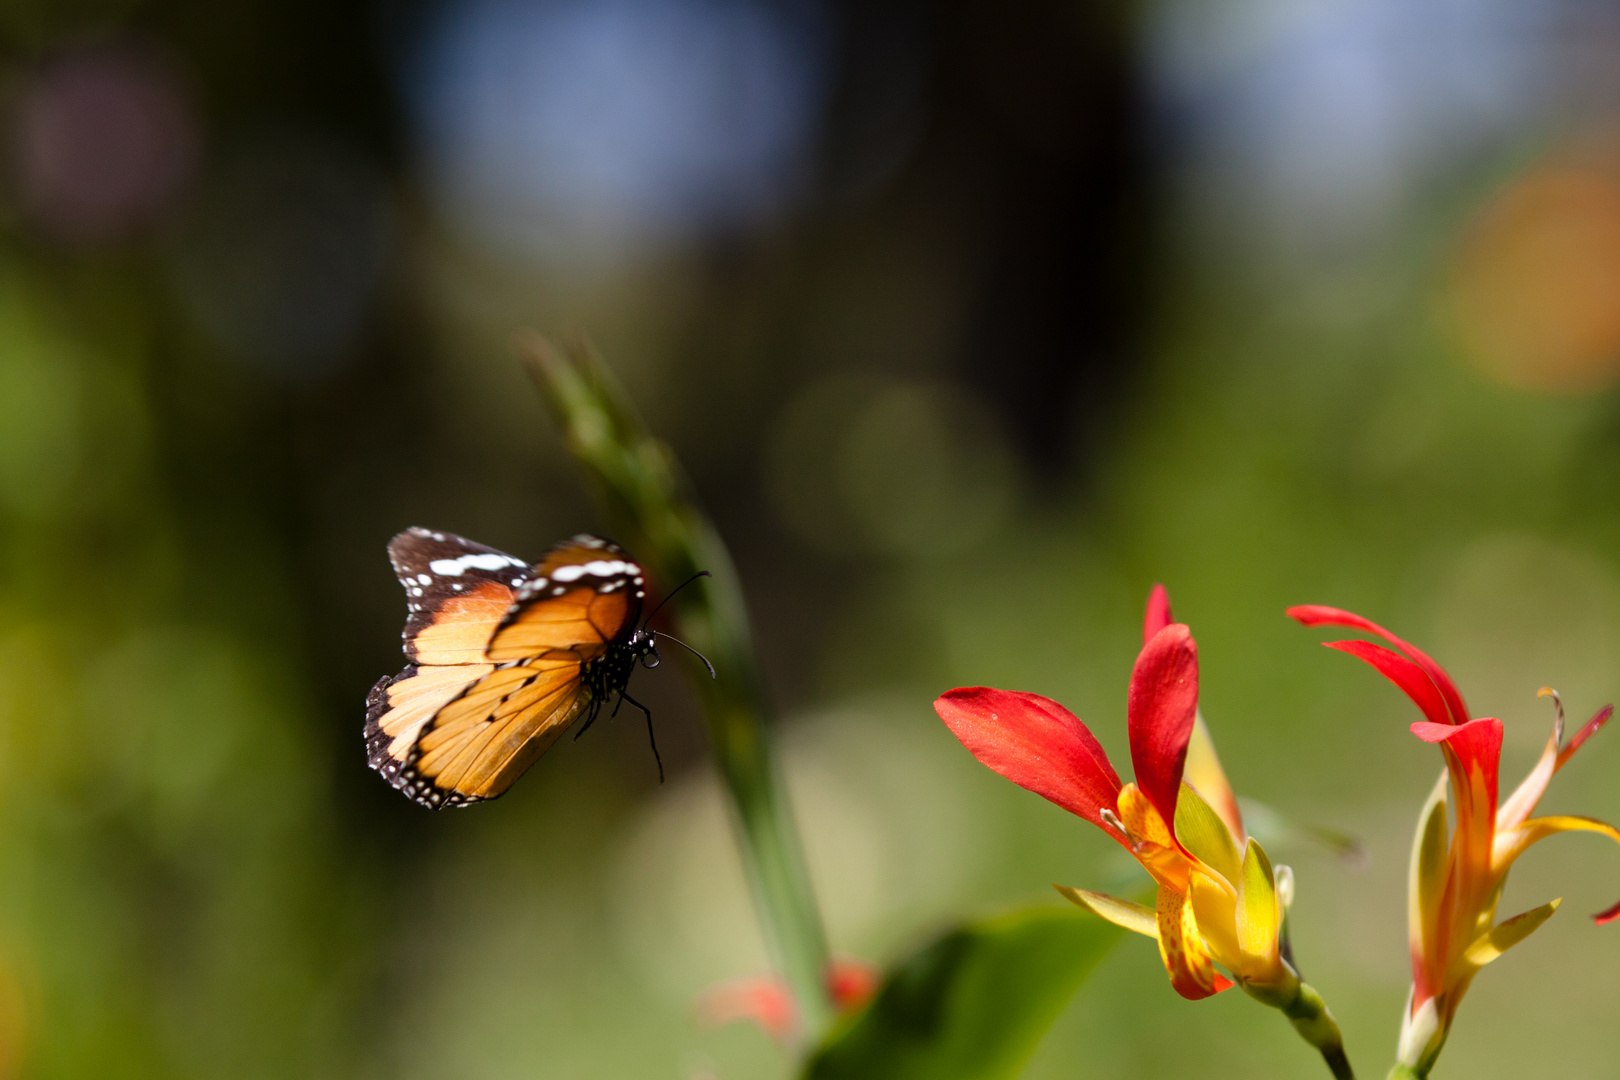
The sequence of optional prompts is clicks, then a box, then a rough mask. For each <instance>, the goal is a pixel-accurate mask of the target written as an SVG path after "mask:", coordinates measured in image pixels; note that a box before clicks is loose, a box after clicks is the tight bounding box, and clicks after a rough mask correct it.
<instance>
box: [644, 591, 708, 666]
mask: <svg viewBox="0 0 1620 1080" xmlns="http://www.w3.org/2000/svg"><path fill="white" fill-rule="evenodd" d="M712 576H713V575H712V574H710V573H709V572H708V571H707V570H699V571H698V572H697V573H695V574H693V575H692V576H691V577H689V578H687V579H686V580H685V581H683V582H681V583H680V584H679V585H677V586H675V587H674V588H673V589H671V590H670V591H669V593H668V594H667V595H666V596H665V597H664V598H663V599H662V600H660V601H658V606H657V607H655V608H653V609H652V614H651V615H648V616H647V617H646V618H645V619H642V620H641V625H642V626H646V625H647V624H648V623H650V622H652V620H653V615H656V614H658V613H659V612H660V611H663V610H664V605H665V604H667V603H669V602H670V600H672V599H673V598H674V596H675V594H676V593H678V592H680V591H681V590H682V589H684V588H686V587H687V586H688V585H690V584H692V582H694V581H696V580H697V579H698V578H702V577H712ZM704 663H708V661H707V660H705V661H704Z"/></svg>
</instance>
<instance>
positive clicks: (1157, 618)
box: [1142, 585, 1176, 645]
mask: <svg viewBox="0 0 1620 1080" xmlns="http://www.w3.org/2000/svg"><path fill="white" fill-rule="evenodd" d="M1175 621H1176V620H1175V619H1174V618H1172V617H1171V615H1170V594H1169V593H1168V592H1167V591H1165V587H1164V586H1163V585H1155V586H1153V591H1152V592H1151V593H1149V594H1148V603H1147V614H1146V615H1145V616H1143V618H1142V644H1144V645H1146V644H1147V643H1148V642H1150V641H1152V640H1153V635H1154V634H1157V633H1158V632H1159V631H1160V630H1163V629H1164V628H1165V627H1167V626H1169V625H1170V624H1171V623H1173V622H1175Z"/></svg>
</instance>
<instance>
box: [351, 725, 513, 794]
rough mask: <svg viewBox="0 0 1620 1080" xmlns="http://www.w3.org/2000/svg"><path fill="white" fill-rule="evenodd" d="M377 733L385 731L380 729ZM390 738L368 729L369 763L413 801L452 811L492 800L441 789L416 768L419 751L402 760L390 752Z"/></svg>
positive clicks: (367, 747) (378, 773)
mask: <svg viewBox="0 0 1620 1080" xmlns="http://www.w3.org/2000/svg"><path fill="white" fill-rule="evenodd" d="M376 734H379V735H380V734H381V731H380V730H379V731H378V732H377V733H376ZM389 741H390V740H388V739H387V738H386V737H385V738H383V739H380V740H379V739H375V738H374V737H373V735H372V733H371V732H370V731H369V730H368V732H367V738H366V764H367V765H368V766H370V767H371V769H372V770H373V771H374V772H376V774H377V775H378V776H381V777H382V778H383V780H385V781H386V782H387V783H388V786H389V787H391V788H393V789H394V790H395V791H397V792H399V793H400V794H401V795H404V796H405V797H406V798H407V799H409V800H411V802H413V803H415V804H416V805H417V806H420V807H422V808H424V809H426V810H450V809H459V808H460V807H463V806H471V805H472V804H473V803H477V802H488V801H489V800H488V798H486V797H485V796H482V795H466V794H463V793H462V792H459V791H452V790H449V789H446V788H441V787H439V786H438V785H436V784H435V783H434V782H433V781H431V780H429V779H428V778H427V777H425V776H423V775H422V774H421V773H419V772H417V771H416V754H415V753H414V752H413V753H412V754H411V756H410V757H409V758H407V759H406V760H405V761H400V760H399V759H398V758H395V757H394V756H393V755H392V754H390V753H388V742H389Z"/></svg>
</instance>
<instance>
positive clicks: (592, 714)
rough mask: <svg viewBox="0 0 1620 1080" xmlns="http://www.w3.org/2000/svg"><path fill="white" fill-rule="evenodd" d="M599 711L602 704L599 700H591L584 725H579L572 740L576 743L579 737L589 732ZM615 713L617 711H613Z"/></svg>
mask: <svg viewBox="0 0 1620 1080" xmlns="http://www.w3.org/2000/svg"><path fill="white" fill-rule="evenodd" d="M601 711H602V702H601V700H600V699H598V698H593V699H591V706H590V711H589V712H587V713H586V714H585V723H583V724H581V725H580V728H579V730H578V731H576V732H574V739H575V740H576V741H577V740H578V739H579V737H580V736H581V735H583V734H585V733H586V732H587V731H589V730H591V725H592V724H594V723H596V716H597V714H598V713H600V712H601ZM615 711H617V710H615Z"/></svg>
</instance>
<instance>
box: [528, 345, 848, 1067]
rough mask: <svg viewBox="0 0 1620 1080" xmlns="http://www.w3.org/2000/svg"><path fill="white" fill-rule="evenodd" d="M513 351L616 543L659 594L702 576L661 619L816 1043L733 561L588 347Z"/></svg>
mask: <svg viewBox="0 0 1620 1080" xmlns="http://www.w3.org/2000/svg"><path fill="white" fill-rule="evenodd" d="M518 348H519V350H520V352H521V353H522V355H523V359H524V361H525V363H526V364H527V366H528V367H529V370H530V371H531V373H532V374H533V375H534V377H535V380H536V381H537V382H538V383H539V385H540V388H541V391H542V392H543V393H544V395H545V398H546V400H547V401H548V402H549V403H550V405H551V406H552V408H553V410H554V411H555V413H556V415H557V417H558V419H559V421H560V422H561V424H562V428H563V434H564V438H565V439H566V441H567V444H568V448H569V450H570V451H572V453H573V455H574V457H575V458H577V459H578V460H579V462H580V463H581V464H582V465H584V466H585V469H586V471H587V472H588V473H589V474H590V476H591V478H592V480H593V481H594V482H595V486H596V488H597V493H598V495H599V496H600V497H601V501H602V503H603V505H604V508H605V509H606V511H607V514H608V517H609V518H610V519H611V521H612V522H613V527H614V529H615V530H616V531H617V534H618V536H619V537H620V538H621V539H622V540H623V541H624V542H625V543H626V545H627V546H629V548H630V550H632V551H633V552H635V554H636V555H637V557H638V558H640V559H641V561H642V563H643V565H645V566H647V567H648V568H649V569H650V570H651V571H652V572H653V575H654V578H655V580H656V581H657V582H658V583H659V585H660V586H661V587H662V588H664V589H665V590H668V589H672V588H674V587H676V586H677V585H679V584H681V582H683V581H685V580H686V579H688V578H690V577H691V576H693V575H694V574H696V573H697V572H698V571H700V570H707V571H708V572H709V574H710V575H711V576H710V577H708V578H706V579H703V580H700V581H699V582H697V583H695V584H693V585H690V586H688V587H687V588H685V589H682V590H681V592H680V593H679V594H677V595H676V596H675V597H674V599H673V600H671V602H670V604H669V607H668V608H667V609H666V610H668V611H670V612H671V618H672V621H673V622H674V624H675V626H676V631H677V633H678V634H679V636H680V637H681V638H682V639H683V640H685V641H686V642H687V643H689V644H690V645H691V646H692V647H693V648H695V649H697V650H699V651H700V652H702V653H704V654H705V655H707V656H708V658H709V659H710V660H711V661H712V662H713V664H714V668H715V671H716V673H717V676H718V677H717V678H715V679H713V680H711V679H710V678H708V676H707V673H706V672H702V671H701V669H697V668H696V666H695V663H689V664H688V667H689V669H690V670H693V671H694V674H695V676H696V677H695V678H694V682H695V684H696V685H697V687H698V691H699V694H700V696H701V698H702V704H703V715H704V720H705V722H706V725H707V729H708V736H709V747H710V750H711V751H712V753H713V755H714V761H715V765H716V767H717V769H718V771H719V774H720V778H721V781H722V782H723V783H724V785H725V789H726V791H727V793H728V794H729V795H730V797H731V806H732V809H733V811H734V812H735V813H734V821H735V824H736V826H737V835H738V841H739V847H740V848H741V853H742V862H743V867H744V870H745V872H746V875H747V878H748V883H749V886H750V889H751V891H752V893H753V899H754V906H755V909H756V911H757V912H758V915H759V919H760V923H761V924H762V928H763V930H764V935H765V940H766V945H767V947H768V948H769V949H770V951H771V954H772V961H773V963H774V964H775V965H776V967H777V970H779V971H780V972H781V973H782V975H783V977H784V978H785V979H786V980H787V983H788V986H789V988H790V989H791V990H792V992H793V995H794V999H795V1000H796V1001H797V1002H798V1006H799V1021H800V1022H799V1025H798V1026H799V1036H800V1038H801V1039H803V1040H807V1041H814V1040H816V1039H818V1038H819V1036H820V1034H821V1033H822V1031H823V1030H824V1029H825V1028H826V1025H827V1024H828V1022H829V1021H830V1019H831V1007H830V1005H829V1003H828V1000H827V992H826V987H825V971H826V967H827V941H826V935H825V932H824V930H823V928H822V922H821V915H820V912H819V910H818V909H817V907H816V901H815V895H814V892H813V891H812V889H811V886H810V875H809V872H808V869H807V868H806V864H805V859H804V853H803V849H802V847H801V845H800V843H799V837H798V832H797V830H796V829H795V828H794V824H793V817H792V811H791V809H790V807H789V805H788V801H787V797H786V793H785V791H784V789H783V786H782V782H781V777H780V774H779V773H778V771H777V769H776V765H775V761H774V758H773V756H772V753H771V748H770V741H769V738H768V734H767V727H766V716H767V709H766V707H765V695H764V692H763V685H762V682H761V680H760V676H759V664H758V661H757V659H756V657H755V654H754V647H753V637H752V635H751V632H750V630H749V627H748V615H747V610H746V608H745V607H744V604H743V597H742V586H741V584H740V583H739V581H738V578H737V574H736V571H735V569H734V568H733V566H732V562H731V556H730V554H729V553H728V552H727V551H726V547H725V544H724V542H722V541H721V539H720V536H719V534H718V533H717V532H716V531H715V529H714V527H713V525H711V524H710V523H709V520H708V518H707V517H706V516H705V515H704V514H703V513H702V511H700V510H699V509H697V507H696V506H695V505H694V504H693V503H692V501H691V500H690V499H689V498H688V497H687V496H686V494H685V489H686V487H687V485H686V484H685V483H684V482H683V478H682V477H681V475H680V469H679V466H678V464H677V463H676V461H675V458H674V455H673V454H672V453H671V452H670V450H669V448H668V447H667V446H666V445H665V444H664V443H663V442H661V441H660V440H658V439H656V438H654V437H653V436H652V435H650V434H649V433H648V432H647V430H646V428H645V426H644V425H643V424H642V422H641V420H640V418H639V416H638V415H637V413H636V411H635V409H634V407H633V406H632V405H631V404H630V402H629V399H628V397H627V396H626V395H625V393H624V391H623V390H622V389H621V388H620V387H619V386H618V384H617V382H616V381H615V380H614V379H613V377H612V375H611V373H610V372H609V371H608V370H607V368H606V366H605V365H604V364H603V363H602V361H601V360H600V359H598V358H597V357H596V355H595V354H594V353H593V352H592V351H591V350H590V349H589V348H588V347H586V346H584V345H583V344H581V345H578V346H574V347H571V348H570V349H569V350H568V354H567V355H566V356H565V355H564V354H562V353H561V352H559V351H558V350H557V349H555V348H554V347H552V345H551V344H550V343H549V342H547V341H546V340H545V339H544V338H542V337H540V336H539V335H538V334H532V333H529V334H524V335H521V336H520V337H519V339H518ZM674 651H676V652H679V651H680V650H674ZM690 659H691V658H690V657H688V658H687V660H688V661H690Z"/></svg>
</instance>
